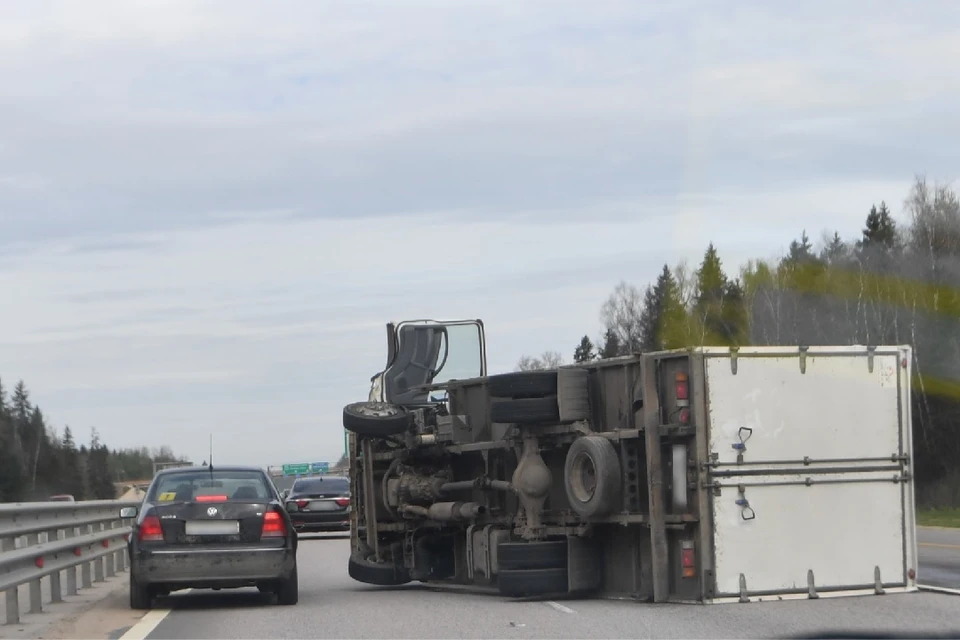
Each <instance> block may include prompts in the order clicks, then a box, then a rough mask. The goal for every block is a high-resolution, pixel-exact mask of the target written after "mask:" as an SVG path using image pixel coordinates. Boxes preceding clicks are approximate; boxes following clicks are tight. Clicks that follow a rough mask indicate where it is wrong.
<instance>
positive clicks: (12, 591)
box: [0, 500, 139, 624]
mask: <svg viewBox="0 0 960 640" xmlns="http://www.w3.org/2000/svg"><path fill="white" fill-rule="evenodd" d="M137 505H139V502H138V501H126V500H124V501H120V500H91V501H84V502H18V503H13V504H0V591H2V592H3V593H4V594H5V599H6V610H7V615H6V624H17V623H19V622H20V587H21V586H23V585H28V586H29V606H30V608H29V612H30V613H40V612H41V611H43V605H44V602H43V589H42V581H43V580H44V579H46V580H49V586H50V598H51V602H62V601H63V596H64V595H68V596H74V595H77V593H78V589H86V588H90V587H92V586H93V583H94V582H104V581H105V580H106V579H107V578H112V577H114V576H115V575H116V573H117V571H124V570H126V569H127V567H128V566H129V559H128V558H127V546H126V540H127V535H128V534H129V532H130V528H131V526H132V524H133V521H132V520H121V519H120V517H119V512H120V509H121V507H126V506H137ZM78 569H79V573H80V575H79V578H80V580H79V583H78V580H77V578H78V576H77V570H78ZM64 574H66V593H64V589H63V581H62V577H63V575H64Z"/></svg>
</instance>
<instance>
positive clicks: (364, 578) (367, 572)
mask: <svg viewBox="0 0 960 640" xmlns="http://www.w3.org/2000/svg"><path fill="white" fill-rule="evenodd" d="M347 572H348V573H349V574H350V577H351V578H353V579H354V580H356V581H357V582H365V583H366V584H375V585H377V586H379V587H396V586H398V585H401V584H407V583H408V582H410V581H411V578H410V573H409V572H408V571H407V569H406V567H403V566H400V565H396V564H383V563H379V562H370V561H369V560H365V559H363V558H360V557H358V556H355V555H351V556H350V561H349V562H348V564H347Z"/></svg>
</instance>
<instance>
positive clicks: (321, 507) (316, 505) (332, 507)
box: [309, 500, 340, 511]
mask: <svg viewBox="0 0 960 640" xmlns="http://www.w3.org/2000/svg"><path fill="white" fill-rule="evenodd" d="M339 508H340V507H338V506H337V503H336V502H333V501H332V500H331V501H329V502H327V501H323V502H320V501H317V502H311V503H310V505H309V509H310V511H336V510H337V509H339Z"/></svg>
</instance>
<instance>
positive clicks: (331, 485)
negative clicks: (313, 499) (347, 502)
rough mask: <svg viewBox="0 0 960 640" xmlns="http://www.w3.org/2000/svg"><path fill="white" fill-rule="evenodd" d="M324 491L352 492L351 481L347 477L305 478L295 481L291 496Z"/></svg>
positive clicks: (344, 493) (342, 493)
mask: <svg viewBox="0 0 960 640" xmlns="http://www.w3.org/2000/svg"><path fill="white" fill-rule="evenodd" d="M322 493H336V494H341V495H347V494H349V493H350V481H349V480H348V479H347V478H303V479H301V480H297V481H296V482H295V483H294V485H293V488H292V489H291V490H290V497H293V496H309V495H317V494H322Z"/></svg>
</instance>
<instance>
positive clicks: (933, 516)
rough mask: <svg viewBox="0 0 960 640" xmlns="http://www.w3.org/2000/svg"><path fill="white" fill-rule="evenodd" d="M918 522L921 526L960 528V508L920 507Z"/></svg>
mask: <svg viewBox="0 0 960 640" xmlns="http://www.w3.org/2000/svg"><path fill="white" fill-rule="evenodd" d="M917 524H918V525H920V526H921V527H957V528H960V508H956V507H954V508H947V509H919V510H918V511H917Z"/></svg>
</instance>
